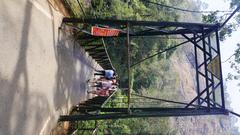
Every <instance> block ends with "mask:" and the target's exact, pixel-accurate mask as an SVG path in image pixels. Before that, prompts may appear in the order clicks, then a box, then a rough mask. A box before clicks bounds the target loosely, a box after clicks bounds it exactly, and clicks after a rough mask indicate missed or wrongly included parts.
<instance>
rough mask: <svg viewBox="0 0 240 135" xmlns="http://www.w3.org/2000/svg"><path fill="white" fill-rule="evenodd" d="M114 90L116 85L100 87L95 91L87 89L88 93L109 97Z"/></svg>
mask: <svg viewBox="0 0 240 135" xmlns="http://www.w3.org/2000/svg"><path fill="white" fill-rule="evenodd" d="M113 91H115V87H112V88H101V89H100V88H98V90H94V91H87V92H88V93H91V94H95V95H97V96H101V97H107V96H109V95H110V94H111V93H112V92H113Z"/></svg>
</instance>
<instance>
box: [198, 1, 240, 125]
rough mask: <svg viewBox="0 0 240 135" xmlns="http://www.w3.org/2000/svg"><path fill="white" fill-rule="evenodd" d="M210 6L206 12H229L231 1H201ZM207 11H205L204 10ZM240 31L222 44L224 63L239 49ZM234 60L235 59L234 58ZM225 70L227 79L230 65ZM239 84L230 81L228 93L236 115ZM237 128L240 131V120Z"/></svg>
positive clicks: (224, 73)
mask: <svg viewBox="0 0 240 135" xmlns="http://www.w3.org/2000/svg"><path fill="white" fill-rule="evenodd" d="M201 1H203V2H205V3H207V4H208V8H207V9H206V10H228V8H229V0H217V6H216V0H201ZM204 10H205V9H204ZM239 35H240V29H239V28H238V30H237V31H236V32H233V34H232V36H231V37H229V38H227V39H226V40H225V41H224V42H221V57H222V61H224V60H226V59H228V58H229V57H230V56H231V55H232V54H234V51H235V49H236V48H237V46H236V44H237V43H240V38H239V37H240V36H239ZM232 60H234V57H233V58H232ZM222 68H223V77H224V78H226V77H227V74H228V73H229V72H232V69H231V68H230V63H229V62H226V63H223V64H222ZM237 82H239V81H228V82H227V83H226V84H227V92H228V93H229V96H230V100H231V108H233V111H235V112H236V113H240V105H239V103H240V87H237ZM237 126H238V127H239V129H240V119H238V122H237Z"/></svg>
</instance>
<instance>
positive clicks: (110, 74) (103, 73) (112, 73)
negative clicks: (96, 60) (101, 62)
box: [94, 70, 116, 80]
mask: <svg viewBox="0 0 240 135" xmlns="http://www.w3.org/2000/svg"><path fill="white" fill-rule="evenodd" d="M95 71H96V73H94V76H95V75H101V76H104V77H105V78H106V79H108V80H111V79H114V78H115V76H116V73H115V71H114V70H95Z"/></svg>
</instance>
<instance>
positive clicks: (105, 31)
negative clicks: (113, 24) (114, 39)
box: [91, 26, 119, 37]
mask: <svg viewBox="0 0 240 135" xmlns="http://www.w3.org/2000/svg"><path fill="white" fill-rule="evenodd" d="M91 34H92V35H93V36H101V37H111V36H118V34H119V30H118V29H111V28H101V27H97V26H93V27H92V33H91Z"/></svg>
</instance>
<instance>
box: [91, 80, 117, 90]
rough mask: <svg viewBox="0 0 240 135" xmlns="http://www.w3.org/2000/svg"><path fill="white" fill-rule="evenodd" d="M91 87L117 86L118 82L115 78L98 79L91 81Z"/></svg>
mask: <svg viewBox="0 0 240 135" xmlns="http://www.w3.org/2000/svg"><path fill="white" fill-rule="evenodd" d="M89 83H92V85H91V86H92V87H98V88H111V87H113V85H114V86H118V83H117V81H116V79H112V80H104V79H101V78H100V79H98V80H95V81H92V82H89Z"/></svg>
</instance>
